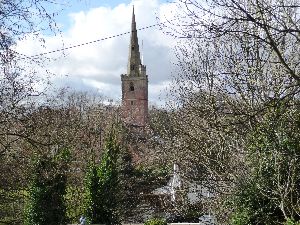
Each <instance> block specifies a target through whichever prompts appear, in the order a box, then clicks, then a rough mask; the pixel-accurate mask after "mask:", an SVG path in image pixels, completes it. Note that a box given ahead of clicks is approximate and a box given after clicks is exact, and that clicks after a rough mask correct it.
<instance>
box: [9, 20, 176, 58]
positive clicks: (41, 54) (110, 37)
mask: <svg viewBox="0 0 300 225" xmlns="http://www.w3.org/2000/svg"><path fill="white" fill-rule="evenodd" d="M170 21H171V20H170ZM170 21H165V22H161V23H157V24H153V25H149V26H146V27H142V28H139V29H137V31H140V30H146V29H149V28H151V27H155V26H158V25H161V24H164V23H167V22H170ZM130 33H131V31H127V32H124V33H120V34H116V35H112V36H109V37H105V38H100V39H97V40H94V41H89V42H85V43H81V44H77V45H72V46H69V47H65V48H60V49H56V50H52V51H49V52H43V53H39V54H36V55H33V56H27V55H25V54H22V53H18V52H16V51H14V52H15V53H17V54H19V55H21V56H25V57H26V58H30V59H35V58H37V57H40V56H43V55H47V54H52V53H55V52H61V51H64V50H68V49H73V48H77V47H81V46H84V45H89V44H93V43H96V42H100V41H104V40H108V39H112V38H116V37H120V36H123V35H126V34H130Z"/></svg>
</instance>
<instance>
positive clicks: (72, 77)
mask: <svg viewBox="0 0 300 225" xmlns="http://www.w3.org/2000/svg"><path fill="white" fill-rule="evenodd" d="M133 3H134V6H135V14H136V22H137V28H142V27H146V26H149V25H152V24H156V23H157V19H156V18H157V17H162V20H164V16H166V17H171V16H172V15H171V14H170V12H171V11H170V8H171V7H173V6H172V5H171V4H168V3H164V4H160V3H159V1H158V0H136V1H133ZM131 15H132V4H129V5H126V4H120V5H118V6H116V7H115V8H110V7H99V8H92V9H90V10H89V11H81V12H73V13H72V14H70V15H69V19H70V20H71V26H70V28H69V29H67V30H66V31H65V32H64V33H62V34H61V36H55V37H49V36H47V37H44V38H45V40H46V46H47V47H46V48H41V47H40V46H39V45H36V44H35V42H36V41H33V40H32V39H31V38H28V39H27V40H23V41H22V42H20V43H19V44H18V47H17V51H18V52H21V53H24V54H26V55H36V54H38V53H41V52H47V51H51V50H55V49H61V48H64V47H68V46H73V45H77V44H81V43H85V42H89V41H93V40H97V39H101V38H105V37H109V36H112V35H116V34H120V33H124V32H128V31H130V26H131ZM129 37H130V35H129V34H128V35H124V36H120V37H116V38H112V39H107V40H103V41H99V42H96V43H93V44H89V45H84V46H81V47H76V48H72V49H69V50H65V51H64V54H65V55H64V56H62V53H61V52H59V53H53V54H49V55H47V57H50V58H52V59H55V58H56V59H57V60H54V61H52V62H51V63H49V65H48V66H49V69H50V71H51V72H53V73H54V74H57V75H58V76H55V77H54V78H53V82H54V83H55V84H57V85H60V86H64V85H66V86H70V87H72V88H74V89H80V90H89V88H91V89H95V88H97V89H99V90H100V92H101V93H103V94H104V95H105V96H108V97H110V98H114V99H117V100H118V99H120V96H121V79H120V75H121V74H122V73H126V68H127V57H128V45H129ZM138 37H139V44H140V50H141V51H142V54H143V58H144V64H145V65H146V66H147V74H148V75H149V99H150V101H153V102H155V101H157V100H158V96H159V95H160V93H161V91H163V90H164V89H165V87H166V85H167V84H168V83H169V80H170V74H171V63H172V57H173V56H172V45H173V42H172V39H170V38H169V37H167V36H165V35H164V34H163V32H161V31H160V30H159V27H158V26H156V27H152V28H149V29H145V30H141V31H138ZM142 41H143V50H142V47H141V45H142ZM65 75H68V76H66V77H65ZM160 88H161V89H162V90H159V89H160Z"/></svg>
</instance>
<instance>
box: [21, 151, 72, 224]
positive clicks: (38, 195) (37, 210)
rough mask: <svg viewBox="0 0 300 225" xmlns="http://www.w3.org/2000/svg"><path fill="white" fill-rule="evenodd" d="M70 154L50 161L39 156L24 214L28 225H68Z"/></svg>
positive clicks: (45, 157) (62, 154)
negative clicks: (66, 198) (68, 169)
mask: <svg viewBox="0 0 300 225" xmlns="http://www.w3.org/2000/svg"><path fill="white" fill-rule="evenodd" d="M68 161H69V151H68V150H67V149H63V150H62V152H61V153H60V154H59V155H56V156H55V157H53V158H51V157H49V156H39V157H38V159H37V161H36V162H35V165H34V170H33V178H32V183H31V186H30V188H29V191H28V195H29V197H28V203H27V208H26V212H25V224H26V225H47V224H48V225H57V224H62V225H63V224H67V222H68V220H67V217H66V205H65V199H64V197H65V194H66V187H67V174H66V173H67V168H68Z"/></svg>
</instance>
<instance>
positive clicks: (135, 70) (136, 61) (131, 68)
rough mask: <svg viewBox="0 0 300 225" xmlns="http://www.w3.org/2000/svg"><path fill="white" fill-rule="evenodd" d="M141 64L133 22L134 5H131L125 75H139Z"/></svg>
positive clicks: (134, 23)
mask: <svg viewBox="0 0 300 225" xmlns="http://www.w3.org/2000/svg"><path fill="white" fill-rule="evenodd" d="M141 66H142V64H141V57H140V50H139V43H138V37H137V30H136V22H135V14H134V6H133V9H132V22H131V35H130V44H129V56H128V67H127V75H129V76H140V75H141V73H140V67H141Z"/></svg>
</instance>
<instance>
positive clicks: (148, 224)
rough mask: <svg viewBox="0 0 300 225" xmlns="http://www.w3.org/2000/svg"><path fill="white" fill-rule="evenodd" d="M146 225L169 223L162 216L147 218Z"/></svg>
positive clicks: (165, 224)
mask: <svg viewBox="0 0 300 225" xmlns="http://www.w3.org/2000/svg"><path fill="white" fill-rule="evenodd" d="M144 225H167V221H166V220H165V219H161V218H152V219H149V220H147V221H146V222H145V223H144Z"/></svg>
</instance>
